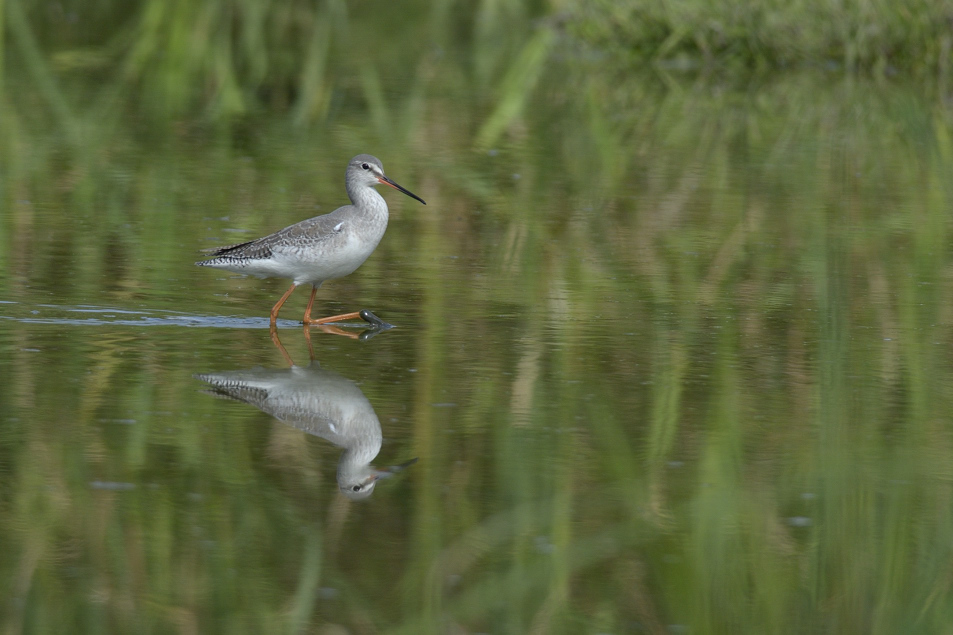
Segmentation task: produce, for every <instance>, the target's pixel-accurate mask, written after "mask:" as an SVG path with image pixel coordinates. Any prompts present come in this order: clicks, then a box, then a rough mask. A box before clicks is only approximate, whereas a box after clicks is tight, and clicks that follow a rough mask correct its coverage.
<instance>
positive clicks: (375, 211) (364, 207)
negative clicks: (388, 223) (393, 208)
mask: <svg viewBox="0 0 953 635" xmlns="http://www.w3.org/2000/svg"><path fill="white" fill-rule="evenodd" d="M350 194H351V202H352V203H354V205H355V206H356V207H357V208H358V209H360V210H361V211H362V212H365V213H368V214H372V215H381V216H384V217H385V218H386V217H387V202H386V201H384V197H383V196H381V195H380V193H379V192H378V191H377V190H376V189H374V188H373V187H363V188H359V189H358V190H357V191H356V192H352V193H350Z"/></svg>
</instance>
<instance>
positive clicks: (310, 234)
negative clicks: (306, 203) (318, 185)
mask: <svg viewBox="0 0 953 635" xmlns="http://www.w3.org/2000/svg"><path fill="white" fill-rule="evenodd" d="M338 211H340V210H335V211H333V212H331V213H330V214H324V215H323V216H315V217H314V218H309V219H307V220H303V221H301V222H300V223H295V224H294V225H289V226H288V227H285V228H284V229H280V230H278V231H276V232H275V233H273V234H268V235H267V236H263V237H261V238H258V239H256V240H250V241H248V242H244V243H237V244H235V245H229V246H227V247H216V248H214V249H208V250H203V251H207V252H209V254H210V255H211V256H212V257H215V258H217V257H220V256H231V257H233V258H251V259H264V258H270V257H271V256H272V254H273V253H274V252H273V250H274V248H275V247H276V246H278V245H281V246H295V245H299V244H303V243H307V244H314V243H316V242H320V241H321V240H324V239H325V238H328V237H330V236H333V235H335V234H337V233H339V232H340V231H341V230H342V229H343V227H344V224H343V223H344V222H345V221H344V220H343V218H341V216H340V215H338Z"/></svg>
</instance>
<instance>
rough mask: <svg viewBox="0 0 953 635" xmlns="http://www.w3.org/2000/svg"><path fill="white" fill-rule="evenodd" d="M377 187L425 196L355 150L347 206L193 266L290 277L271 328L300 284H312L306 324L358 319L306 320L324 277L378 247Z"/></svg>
mask: <svg viewBox="0 0 953 635" xmlns="http://www.w3.org/2000/svg"><path fill="white" fill-rule="evenodd" d="M377 185H388V186H390V187H392V188H394V189H395V190H400V191H401V192H403V193H404V194H406V195H407V196H410V197H411V198H415V199H417V200H418V201H420V202H421V203H423V204H424V205H426V204H427V203H426V202H424V199H422V198H420V197H419V196H417V195H416V194H414V193H413V192H411V191H409V190H406V189H404V188H403V187H401V186H400V185H398V184H397V183H395V182H394V181H392V180H390V179H389V178H387V177H386V176H384V166H382V165H381V162H380V160H379V159H378V158H377V157H373V156H371V155H369V154H359V155H357V156H356V157H354V158H353V159H351V160H350V162H348V164H347V171H346V172H345V178H344V187H345V188H346V189H347V196H348V198H350V199H351V204H350V205H344V206H342V207H339V208H337V209H336V210H334V211H333V212H331V213H330V214H324V215H323V216H315V217H314V218H309V219H307V220H303V221H301V222H300V223H295V224H294V225H290V226H288V227H285V228H284V229H282V230H279V231H277V232H275V233H274V234H269V235H268V236H264V237H263V238H259V239H257V240H252V241H249V242H245V243H239V244H237V245H229V246H228V247H219V248H217V249H212V250H210V251H211V255H212V257H211V258H209V259H208V260H201V261H199V262H197V263H195V264H197V265H199V266H200V267H215V268H217V269H227V270H228V271H234V272H235V273H244V274H250V275H253V276H258V277H259V278H291V279H292V280H293V281H294V282H293V284H292V285H291V288H290V289H288V290H287V291H286V292H285V294H284V295H283V296H281V299H280V300H278V303H277V304H275V306H274V307H272V309H271V326H272V327H274V326H275V323H276V320H277V319H278V311H279V310H280V309H281V305H283V304H284V303H285V300H287V299H288V298H289V297H290V296H291V294H292V293H293V292H294V290H295V289H296V288H298V286H299V285H302V284H305V283H311V298H310V299H309V300H308V308H307V309H305V311H304V319H303V320H302V321H303V323H304V324H305V326H308V325H311V324H327V323H330V322H337V321H340V320H349V319H353V318H356V317H360V313H359V312H353V313H345V314H342V315H334V316H331V317H326V318H321V319H318V320H313V319H311V307H312V306H313V305H314V294H315V293H317V291H318V288H319V287H320V286H321V285H322V283H324V281H325V280H332V279H334V278H342V277H344V276H346V275H348V274H349V273H352V272H354V270H355V269H357V268H358V267H360V266H361V265H362V264H363V263H364V261H365V260H367V258H368V256H370V255H371V254H372V253H373V252H374V249H375V248H377V245H378V243H380V241H381V238H383V237H384V231H385V230H386V229H387V216H388V215H387V202H386V201H385V200H384V197H383V196H381V195H380V194H379V193H378V192H377V190H375V189H374V187H375V186H377Z"/></svg>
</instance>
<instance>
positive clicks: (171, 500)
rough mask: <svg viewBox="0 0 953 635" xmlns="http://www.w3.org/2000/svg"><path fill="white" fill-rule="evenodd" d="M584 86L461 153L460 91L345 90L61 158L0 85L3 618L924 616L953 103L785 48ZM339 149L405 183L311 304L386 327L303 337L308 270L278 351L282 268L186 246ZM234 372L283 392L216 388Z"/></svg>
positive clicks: (144, 622) (284, 203)
mask: <svg viewBox="0 0 953 635" xmlns="http://www.w3.org/2000/svg"><path fill="white" fill-rule="evenodd" d="M453 63H454V62H452V61H446V62H445V64H446V65H448V66H440V65H438V66H437V70H436V71H434V72H435V73H437V75H438V77H439V76H441V75H440V74H441V73H447V74H450V73H452V72H455V70H454V69H455V67H452V64H453ZM576 80H577V81H578V91H575V92H573V93H572V94H571V95H567V93H566V90H565V87H564V85H562V84H555V83H554V84H553V86H552V87H551V88H549V89H544V90H543V91H542V94H541V95H540V96H539V97H538V103H537V102H533V103H531V104H530V107H529V108H528V109H527V114H526V116H525V119H524V120H522V121H521V122H520V125H521V126H522V127H521V128H519V127H518V128H519V129H516V130H512V131H510V133H509V135H503V136H500V137H499V138H498V139H497V141H498V143H496V144H493V145H492V146H491V147H488V148H487V147H480V144H479V143H474V142H473V138H472V135H471V133H470V132H469V131H464V130H463V128H464V127H465V126H461V125H453V122H454V121H459V120H458V119H456V118H455V117H457V116H458V115H459V114H460V112H468V111H466V108H467V107H468V104H467V102H465V101H464V100H462V99H460V100H459V101H454V99H457V98H458V96H457V95H456V94H454V93H453V92H452V91H450V94H449V95H448V94H447V93H446V92H444V93H440V92H439V91H433V93H431V94H427V95H426V96H425V98H423V99H424V101H422V102H420V103H421V104H423V105H421V106H420V109H421V114H420V115H419V116H416V115H414V116H408V120H407V121H409V123H406V122H405V123H402V124H401V126H397V128H398V130H397V131H394V130H393V129H390V128H386V127H385V129H387V130H389V132H382V131H381V130H382V129H376V130H371V131H368V130H366V129H365V126H364V123H365V121H364V120H363V119H362V113H363V111H362V110H361V108H362V105H361V104H363V102H362V101H361V100H359V99H354V100H353V102H347V101H346V100H347V96H341V97H340V98H341V99H344V100H345V103H346V104H350V106H351V107H350V108H344V109H343V110H342V111H341V114H340V115H339V116H338V117H337V118H336V119H334V120H333V121H331V122H329V125H328V126H327V129H326V130H305V131H302V129H301V128H296V127H294V126H293V125H291V124H289V123H288V122H282V121H277V122H275V121H265V122H262V124H261V125H260V126H259V127H257V128H256V132H255V134H253V135H249V136H248V137H244V136H242V135H240V134H233V133H232V132H229V131H225V132H221V131H216V130H203V129H198V130H185V131H183V130H180V131H179V134H178V135H172V136H169V137H166V138H163V139H161V140H155V139H152V140H150V138H149V135H143V134H142V133H141V132H137V130H136V125H135V122H134V121H133V122H128V123H127V124H122V125H127V126H128V129H127V128H122V126H120V130H119V131H118V132H116V133H115V136H113V137H110V138H109V139H108V140H106V141H103V142H102V145H95V144H91V145H89V146H87V147H86V148H85V149H84V150H82V151H80V150H76V148H74V147H71V146H70V145H69V143H68V141H67V140H66V139H65V138H64V137H61V136H60V133H58V132H56V131H55V130H52V129H48V128H45V127H43V126H33V127H30V126H29V125H26V123H28V122H29V118H28V117H26V116H25V115H23V113H24V112H25V111H24V110H23V106H22V105H21V106H18V105H17V104H16V103H14V102H10V101H8V102H5V106H4V107H5V108H6V109H8V110H10V109H13V110H16V109H17V108H20V109H21V110H19V111H17V112H20V114H21V115H22V119H21V121H20V122H21V123H23V124H24V127H23V128H22V130H21V131H20V133H19V135H20V136H19V137H18V138H19V139H20V140H19V141H18V140H17V139H14V138H12V137H10V136H6V137H4V141H3V143H4V144H6V146H7V147H5V148H3V154H4V156H7V157H10V158H11V160H10V162H9V165H10V169H8V170H5V171H4V172H3V174H2V175H0V189H2V192H3V209H2V217H0V231H2V234H0V240H2V256H0V292H2V300H3V302H2V303H0V378H2V381H0V405H2V407H0V506H2V514H0V568H2V575H0V580H2V582H0V585H2V591H3V593H2V594H0V596H2V598H3V599H2V600H0V607H2V609H0V619H2V621H3V627H4V629H5V630H7V631H9V632H21V631H25V632H96V633H103V632H123V633H126V632H202V633H209V632H228V633H241V632H248V633H259V632H279V631H288V632H331V631H330V630H327V629H330V628H331V627H332V626H334V625H337V626H340V627H341V628H343V629H344V630H343V631H341V632H354V633H372V632H388V633H389V632H406V633H422V632H446V633H457V632H487V633H529V632H537V633H560V632H565V633H581V632H592V633H596V632H602V633H636V632H648V633H665V632H677V633H682V632H694V633H718V632H723V633H739V632H807V631H810V632H831V633H850V632H856V633H871V632H885V633H887V632H890V633H893V632H938V631H940V630H941V627H942V626H944V625H948V624H949V623H950V621H951V620H953V603H951V602H950V600H949V598H950V594H949V571H948V570H949V562H950V558H951V545H953V513H951V505H950V502H951V495H953V470H951V465H953V462H951V460H950V459H951V456H953V446H951V443H953V437H951V430H953V428H951V424H953V421H951V416H950V412H951V408H950V406H951V380H953V374H951V355H950V346H951V344H953V338H951V327H950V325H951V316H953V304H951V298H953V293H951V291H953V289H951V285H953V278H951V273H953V262H951V251H950V248H949V245H950V229H951V221H950V216H949V210H950V209H951V189H950V183H951V182H953V181H951V180H950V178H949V177H950V174H951V163H950V158H951V156H953V154H951V146H950V139H951V136H950V133H951V131H953V128H951V123H950V122H951V117H950V112H949V111H948V109H946V107H945V106H941V105H936V104H934V103H933V102H932V101H931V100H930V99H929V98H928V97H926V96H923V95H921V94H919V93H918V92H917V91H915V90H912V89H910V88H909V87H904V86H902V85H896V86H889V85H887V86H885V85H882V84H877V85H874V84H867V83H865V82H862V81H858V82H855V81H848V80H841V79H840V78H832V77H831V76H826V75H820V76H817V75H812V74H810V73H807V74H793V75H792V76H790V77H788V78H783V79H779V80H778V81H773V82H771V83H767V84H764V85H758V86H755V87H753V88H750V87H749V88H739V87H734V86H724V85H718V84H715V85H707V84H694V83H692V82H683V83H675V84H668V85H667V84H665V83H664V82H658V81H655V80H643V79H630V80H626V81H620V79H619V78H617V77H614V76H612V75H611V74H610V73H607V74H605V75H599V74H595V73H591V74H589V75H585V74H582V75H581V76H580V77H579V78H576ZM389 98H391V99H392V101H399V97H397V96H396V95H389ZM414 103H417V102H414ZM408 108H409V107H408ZM398 110H399V109H398ZM352 112H353V115H352V114H350V113H352ZM401 112H411V113H414V112H416V111H413V110H410V111H401ZM453 113H456V114H453ZM89 125H93V123H90V124H89ZM407 131H409V133H408V132H407ZM358 152H371V153H374V154H376V155H377V156H379V157H380V158H381V159H382V160H383V163H384V166H385V168H386V170H387V172H388V174H389V175H390V176H392V177H393V178H394V179H396V180H397V181H398V182H400V183H402V184H403V185H405V186H406V187H408V188H409V189H411V190H413V191H414V192H417V193H419V194H420V195H421V196H422V197H423V198H425V199H426V200H427V201H428V205H427V206H426V207H423V206H419V205H417V204H416V203H415V202H414V201H411V200H409V199H406V198H405V197H401V196H400V195H399V194H397V193H392V192H384V193H383V194H384V196H385V197H386V198H387V200H388V202H389V204H390V206H391V213H392V220H391V225H390V227H389V228H388V232H387V234H386V236H385V238H384V240H383V242H382V243H381V245H380V247H379V248H378V250H377V252H375V254H374V255H373V256H372V257H371V258H370V259H369V260H368V262H367V263H366V264H365V265H364V266H363V267H362V268H361V269H360V270H359V271H358V272H356V273H355V274H353V275H351V276H349V277H348V278H346V279H343V280H338V281H332V282H329V283H327V284H326V285H325V286H324V287H323V288H322V289H321V290H320V291H319V295H318V303H317V306H318V307H320V310H319V311H318V313H319V314H325V313H326V314H336V313H340V312H344V311H350V310H356V309H360V308H367V309H370V310H372V311H374V312H375V313H376V314H377V315H379V316H380V317H381V318H382V319H384V320H386V321H387V322H390V323H392V324H394V325H395V327H396V328H394V329H392V330H389V331H386V332H381V333H376V334H375V333H369V335H373V337H367V336H365V337H363V338H351V337H346V336H342V335H340V334H335V333H328V332H324V331H322V330H319V329H312V332H311V334H310V338H308V337H306V334H305V332H304V331H303V329H302V328H301V327H300V325H297V324H296V322H295V321H296V320H299V319H300V317H301V315H302V314H303V311H304V304H305V302H306V301H307V297H306V296H307V291H305V290H299V291H298V292H297V293H296V294H295V295H294V296H292V299H291V300H289V302H288V303H287V304H286V305H285V308H284V309H283V312H282V315H281V317H282V319H281V320H280V321H279V329H278V337H280V341H281V343H282V344H283V346H284V347H285V348H286V349H287V357H286V355H285V354H283V352H282V350H281V349H280V348H279V347H278V346H276V344H275V343H274V342H273V340H272V337H271V336H270V334H269V331H268V324H267V316H268V310H269V308H270V307H271V306H272V304H273V303H274V302H275V301H276V300H277V298H278V297H279V296H280V294H281V293H282V292H283V291H284V290H285V288H286V285H287V282H286V281H281V280H257V279H253V278H243V277H240V276H234V275H232V274H229V273H223V272H218V271H209V270H207V269H200V268H197V267H195V266H194V265H193V262H194V261H195V260H196V259H197V258H198V257H200V253H199V251H200V250H201V249H203V248H207V247H211V246H215V245H220V244H229V243H233V242H238V241H241V240H244V239H250V238H253V237H256V236H258V235H262V234H264V233H267V232H270V231H273V230H275V229H278V228H280V227H283V226H285V225H287V224H290V223H292V222H295V221H297V220H300V219H303V218H306V217H308V216H311V215H314V214H318V213H325V212H327V211H330V210H332V209H334V208H335V207H336V206H337V205H339V204H342V203H344V202H346V201H345V200H344V191H343V171H344V166H345V164H346V162H347V160H348V159H349V158H350V157H351V156H352V155H353V154H356V153H358ZM346 332H347V333H350V334H352V335H357V334H360V333H361V332H362V329H360V328H355V329H348V330H347V331H346ZM309 340H310V341H309ZM288 358H290V359H291V360H293V362H294V364H295V368H294V369H293V368H291V367H290V366H289V362H288ZM312 358H313V360H314V361H312ZM308 369H311V370H310V371H308ZM308 372H312V373H313V374H312V375H309V374H308ZM296 373H297V374H296ZM227 374H232V375H230V376H242V377H251V378H253V379H255V380H256V381H259V382H264V381H266V380H267V382H271V383H272V384H275V383H280V384H281V385H282V388H281V390H282V391H283V392H282V399H285V400H286V401H287V402H290V403H293V404H297V406H296V407H297V408H298V410H297V411H296V414H294V415H280V416H279V417H276V416H274V415H275V412H274V411H271V412H270V411H269V407H268V406H266V405H262V404H264V403H265V402H264V401H260V402H255V399H264V398H265V397H266V396H267V393H268V390H276V388H275V387H274V386H273V385H272V386H271V387H270V388H269V387H264V388H263V387H262V386H258V387H257V388H254V387H253V388H246V391H247V392H246V393H242V395H241V397H242V398H241V399H236V398H235V397H236V395H222V394H218V395H217V396H219V397H222V396H231V397H232V398H231V399H219V398H216V395H213V394H209V392H210V384H209V382H208V381H206V380H203V378H205V379H207V378H208V377H210V376H214V375H227ZM291 376H294V377H295V378H296V379H295V380H294V381H291V380H288V381H286V378H288V377H291ZM282 378H285V379H282ZM211 392H213V393H214V392H215V391H214V390H212V391H211ZM342 395H344V396H342ZM242 399H244V401H243V400H242ZM317 401H319V402H320V403H322V404H325V405H324V406H321V407H326V404H327V403H329V402H330V403H333V404H336V405H335V406H334V408H337V409H339V410H348V409H350V411H352V412H359V413H361V417H362V421H364V422H373V419H374V417H376V421H377V423H378V424H379V429H380V432H379V434H380V438H379V448H377V447H376V444H377V443H378V440H373V441H372V442H370V443H369V445H370V446H372V447H370V449H367V448H364V450H362V451H365V454H366V455H367V456H366V457H365V458H364V459H362V461H361V462H359V464H360V465H366V464H367V463H366V460H367V459H368V457H369V459H370V464H372V465H374V466H377V467H378V468H381V469H383V468H387V467H388V466H397V465H401V464H404V463H405V462H407V461H409V460H411V459H413V458H417V462H416V463H414V464H412V465H410V466H408V467H406V469H403V470H402V471H399V472H397V473H395V474H393V475H392V476H390V477H389V478H383V479H380V480H378V481H376V482H375V483H374V488H373V491H372V492H371V493H370V495H368V496H366V497H364V498H363V500H352V498H353V497H348V496H345V495H344V494H342V492H341V490H340V487H339V477H338V475H339V461H340V460H341V459H340V457H341V454H342V452H343V450H342V447H347V443H349V442H350V441H345V440H342V438H341V437H340V435H344V432H343V431H342V429H335V430H331V429H330V428H327V427H326V426H327V419H328V415H322V414H320V412H319V413H318V414H315V413H314V412H313V411H310V410H308V408H309V407H313V406H314V403H315V402H317ZM309 404H311V405H309ZM355 404H361V405H360V406H359V407H358V406H356V405H355ZM309 417H310V419H309ZM282 419H283V420H282ZM302 419H308V420H309V421H311V425H313V426H325V427H322V428H320V432H319V431H318V428H317V427H313V428H312V429H311V432H312V433H310V434H309V432H308V431H307V430H303V429H302V427H303V426H301V425H295V424H294V422H298V423H300V421H301V420H302ZM369 425H370V427H371V428H372V429H373V427H374V426H373V425H372V423H371V424H369ZM361 434H363V435H364V436H363V437H362V438H371V437H374V435H375V434H377V433H376V432H373V430H372V432H370V433H361ZM334 435H339V437H334ZM332 437H333V438H332ZM329 439H331V440H329ZM334 439H336V441H335V440H334ZM375 439H376V437H375ZM366 445H367V444H366ZM375 450H376V451H375Z"/></svg>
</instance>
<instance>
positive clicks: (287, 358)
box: [271, 324, 313, 366]
mask: <svg viewBox="0 0 953 635" xmlns="http://www.w3.org/2000/svg"><path fill="white" fill-rule="evenodd" d="M271 341H272V342H274V343H275V346H277V347H278V350H279V351H280V352H281V356H282V357H284V358H285V361H286V362H288V365H289V366H294V365H295V363H294V360H293V359H291V355H289V354H288V351H286V350H285V347H284V346H283V345H282V344H281V340H279V339H278V329H276V328H275V325H274V324H272V325H271ZM308 345H309V347H310V345H311V340H308ZM312 359H313V357H312Z"/></svg>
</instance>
